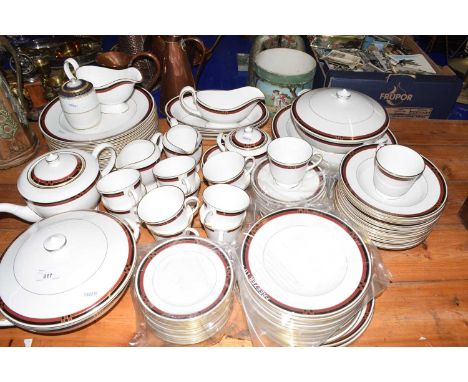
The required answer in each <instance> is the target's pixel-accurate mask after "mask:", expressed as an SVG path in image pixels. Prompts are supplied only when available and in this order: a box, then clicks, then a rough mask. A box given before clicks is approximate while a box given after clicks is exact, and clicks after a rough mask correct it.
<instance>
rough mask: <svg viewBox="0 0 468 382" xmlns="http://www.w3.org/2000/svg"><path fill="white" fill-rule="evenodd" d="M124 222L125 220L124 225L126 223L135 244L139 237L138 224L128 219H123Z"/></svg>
mask: <svg viewBox="0 0 468 382" xmlns="http://www.w3.org/2000/svg"><path fill="white" fill-rule="evenodd" d="M124 220H125V223H127V224H128V226H129V227H130V229H131V230H132V233H133V238H134V239H135V242H136V241H137V240H138V238H139V237H140V226H139V224H138V223H137V222H136V221H134V220H132V219H129V218H124Z"/></svg>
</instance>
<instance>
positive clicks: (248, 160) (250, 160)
mask: <svg viewBox="0 0 468 382" xmlns="http://www.w3.org/2000/svg"><path fill="white" fill-rule="evenodd" d="M249 162H250V163H251V165H250V167H249V168H247V164H248V163H249ZM254 165H255V158H254V157H246V158H245V162H244V170H245V172H246V174H247V175H250V173H251V172H252V170H253V168H254Z"/></svg>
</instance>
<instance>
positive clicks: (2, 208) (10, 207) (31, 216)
mask: <svg viewBox="0 0 468 382" xmlns="http://www.w3.org/2000/svg"><path fill="white" fill-rule="evenodd" d="M0 212H6V213H7V214H12V215H15V216H17V217H19V218H20V219H23V220H26V221H28V222H31V223H35V222H38V221H39V220H42V217H41V216H39V215H38V214H36V213H35V212H34V211H33V210H32V209H31V208H29V207H28V206H19V205H17V204H11V203H0Z"/></svg>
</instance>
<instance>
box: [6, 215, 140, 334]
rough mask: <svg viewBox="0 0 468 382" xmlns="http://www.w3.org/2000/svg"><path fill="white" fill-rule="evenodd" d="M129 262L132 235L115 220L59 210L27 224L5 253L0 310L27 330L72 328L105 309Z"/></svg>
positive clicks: (122, 287)
mask: <svg viewBox="0 0 468 382" xmlns="http://www.w3.org/2000/svg"><path fill="white" fill-rule="evenodd" d="M83 237H86V238H87V239H86V240H83ZM60 245H62V246H60ZM134 266H135V243H134V240H133V239H132V236H131V234H130V232H129V231H128V228H127V227H126V226H125V225H124V224H122V223H121V222H120V221H119V220H118V219H116V218H114V217H112V216H111V215H108V214H105V213H101V212H96V211H73V212H67V213H62V214H58V215H55V216H53V217H50V218H47V219H45V220H43V221H41V222H38V223H36V224H34V225H33V226H31V227H30V228H29V229H28V230H26V231H25V232H24V233H23V234H22V235H20V237H18V239H16V240H15V241H14V242H13V243H12V245H11V246H10V247H9V249H8V250H7V251H6V252H5V255H4V256H3V258H2V260H1V262H0V310H1V311H2V313H3V314H4V315H5V316H6V317H7V318H8V319H9V320H10V321H12V322H13V323H14V324H15V325H17V326H19V327H22V328H24V329H26V330H31V331H40V332H43V331H60V330H63V329H66V328H72V327H75V326H77V325H81V324H82V323H83V322H85V321H88V320H93V319H95V318H96V316H99V315H100V314H101V313H102V312H103V311H106V310H107V309H108V306H109V305H110V304H113V302H114V301H115V299H117V298H118V297H119V296H120V294H121V293H122V292H123V291H124V290H125V288H126V286H127V284H128V282H129V280H130V277H131V274H132V272H133V268H134Z"/></svg>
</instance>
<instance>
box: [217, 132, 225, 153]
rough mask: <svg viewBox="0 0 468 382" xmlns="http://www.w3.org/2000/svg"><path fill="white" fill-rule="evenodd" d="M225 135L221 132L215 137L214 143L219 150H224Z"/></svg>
mask: <svg viewBox="0 0 468 382" xmlns="http://www.w3.org/2000/svg"><path fill="white" fill-rule="evenodd" d="M225 142H226V136H225V135H224V134H223V133H219V134H218V136H217V137H216V143H217V144H218V147H219V149H220V150H221V151H226V144H225Z"/></svg>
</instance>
